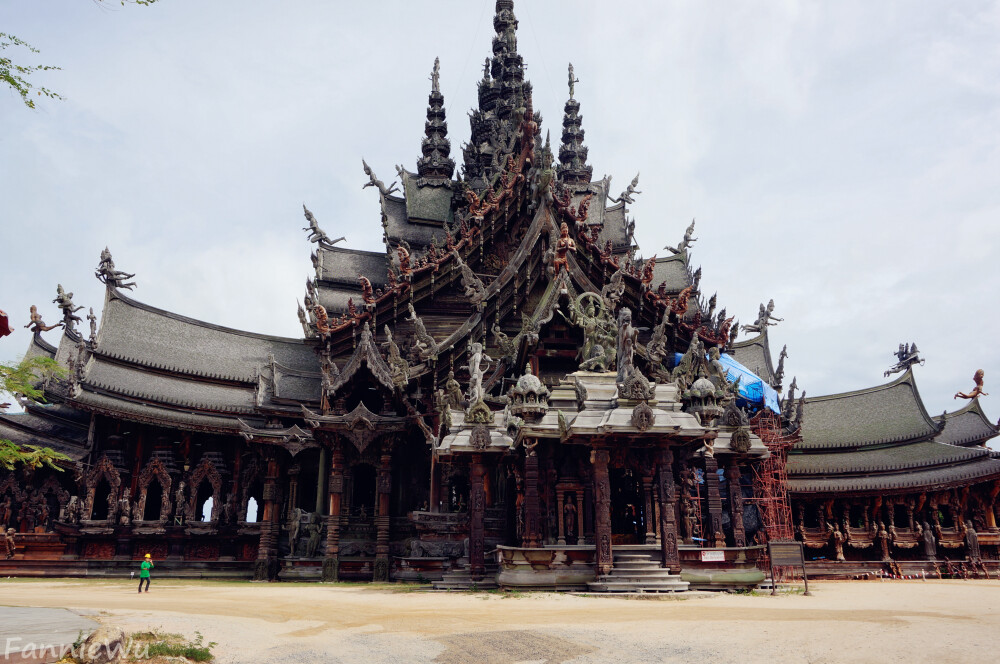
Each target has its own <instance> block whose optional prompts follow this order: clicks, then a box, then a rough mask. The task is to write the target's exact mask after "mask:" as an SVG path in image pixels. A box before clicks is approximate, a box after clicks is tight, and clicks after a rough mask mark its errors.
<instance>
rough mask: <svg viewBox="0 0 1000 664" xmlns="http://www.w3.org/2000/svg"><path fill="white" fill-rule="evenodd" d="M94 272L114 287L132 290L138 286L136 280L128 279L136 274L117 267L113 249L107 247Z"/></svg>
mask: <svg viewBox="0 0 1000 664" xmlns="http://www.w3.org/2000/svg"><path fill="white" fill-rule="evenodd" d="M94 274H95V276H97V278H98V279H99V280H100V281H102V282H103V283H105V284H107V285H108V286H110V287H112V288H121V289H123V290H132V289H133V288H135V286H136V283H135V282H134V281H131V282H130V281H128V280H129V279H131V278H133V277H134V276H135V275H134V274H131V273H128V272H123V271H122V270H118V269H115V262H114V260H112V259H111V251H110V250H109V249H108V248H107V247H104V251H102V252H101V262H100V263H99V264H98V266H97V272H95V273H94ZM126 282H128V283H126ZM69 296H70V297H73V294H72V293H70V294H69Z"/></svg>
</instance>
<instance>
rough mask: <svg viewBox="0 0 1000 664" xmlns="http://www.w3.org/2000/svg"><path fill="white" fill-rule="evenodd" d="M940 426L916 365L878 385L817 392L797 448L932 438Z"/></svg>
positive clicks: (810, 402) (807, 408)
mask: <svg viewBox="0 0 1000 664" xmlns="http://www.w3.org/2000/svg"><path fill="white" fill-rule="evenodd" d="M939 430H940V425H938V423H936V422H935V421H934V420H932V419H931V418H930V416H928V415H927V410H926V409H925V408H924V404H923V402H922V401H921V399H920V394H919V393H918V392H917V386H916V383H915V382H914V379H913V373H912V372H911V371H907V372H905V373H904V374H903V375H902V376H900V377H899V378H898V379H896V380H894V381H893V382H891V383H887V384H885V385H879V386H878V387H870V388H867V389H863V390H857V391H855V392H844V393H842V394H831V395H828V396H821V397H811V398H807V399H806V403H805V421H804V423H803V426H802V442H801V443H799V444H798V445H796V447H795V449H796V450H819V449H853V448H857V447H861V446H865V445H875V444H880V443H890V442H900V441H907V440H926V439H929V438H930V437H932V436H934V435H935V434H937V433H938V431H939Z"/></svg>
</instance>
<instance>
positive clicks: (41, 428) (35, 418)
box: [0, 405, 90, 461]
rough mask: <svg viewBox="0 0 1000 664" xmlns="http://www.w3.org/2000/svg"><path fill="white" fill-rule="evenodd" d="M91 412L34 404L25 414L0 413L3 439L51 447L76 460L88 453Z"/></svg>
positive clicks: (22, 444) (0, 430) (0, 433)
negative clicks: (84, 412)
mask: <svg viewBox="0 0 1000 664" xmlns="http://www.w3.org/2000/svg"><path fill="white" fill-rule="evenodd" d="M89 425H90V416H89V414H83V413H79V412H77V411H74V410H73V409H71V408H67V407H64V406H42V405H32V406H29V407H28V411H27V412H24V413H8V414H0V438H5V439H7V440H10V441H13V442H14V443H16V444H18V445H21V446H24V445H36V446H39V447H50V448H52V449H53V450H55V451H56V452H60V453H62V454H65V455H66V456H68V457H69V458H71V459H73V460H74V461H77V460H79V459H81V458H83V457H84V456H85V455H86V453H87V433H88V427H89Z"/></svg>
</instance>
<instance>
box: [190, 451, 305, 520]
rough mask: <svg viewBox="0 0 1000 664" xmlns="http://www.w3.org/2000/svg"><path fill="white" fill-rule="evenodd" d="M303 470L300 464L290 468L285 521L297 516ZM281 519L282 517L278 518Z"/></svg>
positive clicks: (193, 489) (193, 488)
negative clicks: (300, 479) (296, 509)
mask: <svg viewBox="0 0 1000 664" xmlns="http://www.w3.org/2000/svg"><path fill="white" fill-rule="evenodd" d="M301 471H302V469H301V467H299V464H295V465H293V466H292V467H291V468H289V469H288V510H287V511H288V514H286V515H285V517H284V519H285V521H291V520H292V518H293V517H294V516H295V508H296V507H298V506H299V473H300V472H301ZM191 491H192V492H196V491H197V489H196V488H195V487H191ZM278 520H279V521H281V518H280V517H279V519H278Z"/></svg>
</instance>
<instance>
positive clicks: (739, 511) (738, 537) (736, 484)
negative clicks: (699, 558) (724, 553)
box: [726, 460, 747, 546]
mask: <svg viewBox="0 0 1000 664" xmlns="http://www.w3.org/2000/svg"><path fill="white" fill-rule="evenodd" d="M726 479H727V480H728V481H729V520H730V521H731V522H732V524H733V543H734V544H735V545H736V546H746V545H747V533H746V530H745V529H744V527H743V487H742V486H740V467H739V466H738V465H737V464H736V461H735V460H730V461H729V467H728V468H726Z"/></svg>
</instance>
